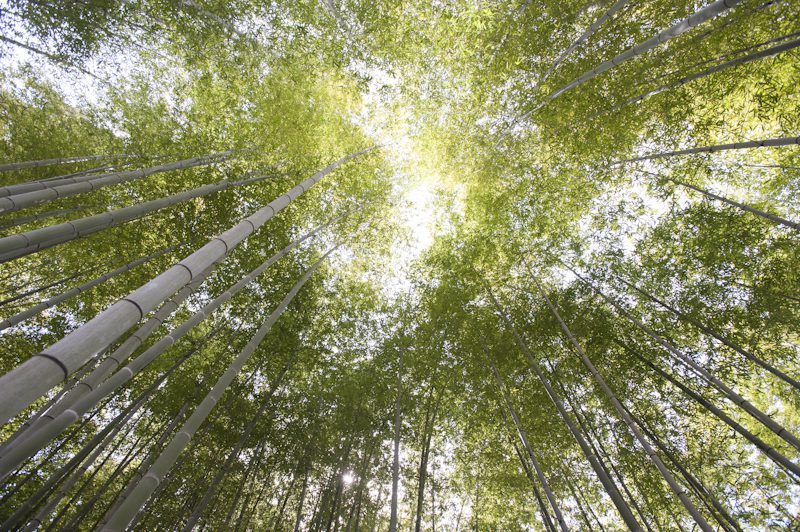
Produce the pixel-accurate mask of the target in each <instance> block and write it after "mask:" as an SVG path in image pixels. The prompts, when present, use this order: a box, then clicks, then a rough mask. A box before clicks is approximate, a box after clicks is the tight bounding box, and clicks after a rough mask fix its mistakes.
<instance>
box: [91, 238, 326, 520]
mask: <svg viewBox="0 0 800 532" xmlns="http://www.w3.org/2000/svg"><path fill="white" fill-rule="evenodd" d="M335 249H336V248H335V247H334V248H332V249H330V250H329V251H328V252H326V253H325V254H324V255H323V256H322V257H321V258H320V259H319V260H317V262H315V263H314V264H313V265H311V266H310V267H309V268H308V269H307V270H306V271H305V273H304V274H303V275H302V276H301V277H300V279H298V281H297V282H296V283H295V284H294V286H293V287H292V288H291V290H289V292H288V293H287V294H286V296H285V297H284V298H283V300H282V301H281V302H280V304H279V305H278V306H277V307H276V308H275V310H274V311H273V312H272V313H271V314H270V315H269V316H268V317H267V319H266V320H265V321H264V323H263V324H262V325H261V327H259V329H258V331H256V333H255V334H254V335H253V337H252V338H251V339H250V341H249V342H248V343H247V345H246V346H245V347H244V348H243V349H242V350H241V352H240V353H239V354H238V355H237V357H236V358H235V359H234V361H233V362H232V363H231V364H230V366H228V369H227V370H226V371H225V372H224V373H223V374H222V375H221V376H220V377H219V379H218V380H217V382H216V384H214V387H213V388H212V389H211V391H209V392H208V394H207V395H206V397H205V398H204V399H203V400H202V401H201V402H200V404H199V405H198V406H197V408H196V409H195V411H194V412H193V413H192V415H191V416H189V419H188V420H187V421H186V423H184V424H183V427H181V429H180V430H179V431H178V433H177V434H176V435H175V437H174V438H173V439H172V441H170V443H169V444H168V445H167V447H166V448H165V449H164V451H163V452H162V453H161V455H160V456H159V457H158V459H156V461H155V462H154V463H153V465H152V466H151V467H150V469H149V471H148V472H147V474H145V476H144V477H142V479H141V480H140V481H139V482H138V483H137V484H136V488H134V489H133V491H132V492H131V494H130V495H129V496H128V498H127V499H125V501H124V502H123V503H122V504H121V505H120V506H119V507H118V508H117V510H116V512H115V513H114V514H113V515H111V516H110V517H109V519H108V521H107V522H106V524H105V526H104V527H103V529H102V530H103V531H104V532H113V531H119V532H122V531H123V530H125V528H126V527H127V526H128V524H129V523H130V522H131V520H132V519H133V518H134V517H135V516H136V513H137V512H138V510H139V509H140V508H141V507H142V506H143V505H144V504H145V503H146V502H147V499H148V498H149V497H150V495H151V494H152V493H153V491H155V489H156V488H157V487H158V485H159V484H160V483H161V482H162V481H163V479H164V477H165V476H166V474H167V473H168V472H169V470H170V468H171V467H172V465H173V464H174V463H175V460H176V459H177V458H178V455H180V454H181V453H182V452H183V450H184V449H185V448H186V446H187V445H188V443H189V441H190V440H191V439H192V437H193V435H194V433H195V432H196V431H197V429H198V428H200V425H201V424H202V423H203V421H205V419H206V418H207V417H208V415H209V413H210V412H211V410H212V409H213V408H214V405H215V404H216V403H217V402H218V401H219V399H220V398H221V396H222V394H223V393H224V392H225V390H226V389H227V388H228V386H229V385H230V383H231V382H232V381H233V379H234V378H235V377H236V376H237V375H238V374H239V372H240V371H241V369H242V367H243V366H244V364H245V363H246V362H247V361H248V360H249V359H250V357H251V356H252V355H253V353H255V351H256V348H257V347H258V346H259V344H261V342H262V341H263V340H264V337H265V336H266V335H267V333H268V332H269V331H270V329H271V328H272V326H273V325H274V324H275V322H277V321H278V318H280V316H281V315H282V314H283V313H284V311H285V310H286V308H287V307H288V306H289V303H291V302H292V300H293V299H294V297H295V296H296V295H297V293H298V292H299V291H300V289H301V288H302V287H303V286H304V285H305V283H306V282H307V281H308V280H309V279H310V278H311V276H312V275H313V274H314V272H315V271H316V270H317V269H318V268H319V267H320V266H321V265H322V263H323V262H324V261H325V259H327V258H328V256H329V255H330V254H331V253H332V252H333V251H334V250H335Z"/></svg>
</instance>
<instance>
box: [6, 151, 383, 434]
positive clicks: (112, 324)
mask: <svg viewBox="0 0 800 532" xmlns="http://www.w3.org/2000/svg"><path fill="white" fill-rule="evenodd" d="M373 149H375V148H367V149H365V150H361V151H358V152H356V153H353V154H351V155H348V156H346V157H344V158H342V159H340V160H338V161H336V162H334V163H332V164H331V165H329V166H327V167H325V168H324V169H322V170H320V171H318V172H317V173H315V174H314V175H313V176H311V177H309V178H308V179H306V180H305V181H303V182H302V183H300V184H299V185H297V186H296V187H294V188H292V189H291V190H290V191H288V192H287V193H285V194H283V195H282V196H280V197H278V198H277V199H275V200H273V201H272V202H270V203H269V204H267V205H266V206H264V207H263V208H261V209H259V210H258V211H257V212H255V213H254V214H252V215H250V216H248V217H247V218H245V219H244V220H242V221H241V222H239V223H238V224H236V225H235V226H234V227H232V228H231V229H229V230H228V231H225V232H224V233H222V234H221V235H219V236H218V237H214V238H212V239H211V240H210V241H209V242H208V243H207V244H206V245H204V246H203V247H202V248H200V249H198V250H197V251H195V252H194V253H192V254H191V255H190V256H188V257H186V258H185V259H184V260H182V261H180V262H179V263H177V264H176V265H175V266H173V267H172V268H170V269H168V270H167V271H165V272H164V273H162V274H161V275H159V276H157V277H156V278H154V279H153V280H151V281H150V282H148V283H146V284H144V285H143V286H141V287H140V288H139V289H138V290H136V291H134V292H133V293H131V294H129V295H128V296H127V297H125V298H122V299H120V300H119V301H117V302H116V303H114V304H113V305H111V306H110V307H109V308H107V309H106V310H104V311H102V312H100V313H99V314H98V315H97V316H95V317H94V318H92V319H91V320H90V321H89V322H87V323H85V324H84V325H82V326H81V327H80V328H78V329H77V330H75V331H73V332H72V333H70V334H68V335H67V336H65V337H64V338H63V339H61V340H60V341H58V342H56V343H55V344H53V345H51V346H50V347H47V348H46V349H45V350H44V351H42V352H41V353H38V354H37V355H34V356H33V357H32V358H30V359H29V360H27V361H26V362H24V363H22V364H21V365H19V366H17V367H16V368H15V369H13V370H11V371H10V372H9V373H7V374H5V375H3V376H2V377H0V423H6V422H8V420H9V419H10V418H11V417H13V416H15V415H16V414H18V413H19V412H20V411H21V410H22V409H23V408H25V407H26V406H28V405H30V404H31V403H32V402H33V401H35V400H36V399H37V398H39V397H41V396H42V395H43V394H45V393H46V392H47V391H48V390H49V389H50V388H52V387H53V386H54V385H56V384H57V383H58V382H60V381H62V380H64V379H67V378H69V375H71V374H72V373H73V372H74V371H76V370H77V369H78V368H79V367H81V366H82V365H83V364H85V363H86V361H88V360H89V359H91V358H92V357H93V356H94V355H95V354H97V353H98V352H100V351H102V350H103V349H105V348H106V347H108V345H109V344H110V343H111V342H113V341H115V340H116V339H117V338H119V337H120V336H121V335H122V334H123V333H124V332H125V331H126V330H128V329H129V328H130V327H131V326H133V325H134V324H135V323H136V322H137V321H139V320H140V319H142V317H143V316H144V315H145V314H147V313H148V312H150V311H151V310H152V309H153V308H155V307H156V306H157V305H158V304H159V303H161V302H162V301H164V300H165V299H167V298H168V297H170V296H171V295H172V294H174V293H175V292H177V291H178V290H180V289H181V288H182V287H183V286H185V285H186V284H188V283H190V282H191V281H192V279H193V278H194V277H195V276H197V275H198V274H200V273H201V272H202V271H203V270H205V269H206V268H207V267H208V266H210V265H211V264H213V263H214V262H216V261H217V260H218V259H219V258H221V257H223V256H224V255H225V254H227V253H228V252H229V251H230V250H232V249H233V248H235V247H236V246H238V245H239V243H241V242H242V241H243V240H244V239H245V238H247V237H248V236H249V235H250V234H252V233H253V232H255V231H256V230H257V229H258V228H260V227H261V226H263V225H264V224H265V223H266V222H267V221H269V220H270V219H271V218H272V217H273V216H275V214H276V213H278V212H280V211H281V210H282V209H283V208H285V207H286V206H287V205H288V204H289V203H290V202H291V201H292V200H294V199H295V198H297V197H298V196H300V195H301V194H303V193H304V192H305V191H306V190H308V189H309V188H311V187H312V186H314V185H315V184H316V183H317V182H319V181H320V180H321V179H322V178H323V177H325V176H326V175H327V174H329V173H330V172H332V171H334V170H335V169H337V168H339V167H340V166H342V165H343V164H345V163H347V162H348V161H350V160H351V159H354V158H356V157H358V156H360V155H362V154H364V153H367V152H369V151H371V150H373Z"/></svg>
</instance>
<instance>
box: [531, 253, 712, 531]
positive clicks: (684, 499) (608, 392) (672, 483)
mask: <svg viewBox="0 0 800 532" xmlns="http://www.w3.org/2000/svg"><path fill="white" fill-rule="evenodd" d="M523 260H524V259H523ZM526 265H527V264H526ZM531 280H532V281H533V283H534V285H535V286H536V289H537V290H538V291H539V294H540V295H541V296H542V298H543V299H544V301H545V304H546V305H547V307H548V308H549V309H550V312H551V313H552V314H553V316H554V317H555V318H556V321H558V324H559V326H560V327H561V330H562V331H563V332H564V334H565V335H566V336H567V338H568V339H569V341H570V342H571V343H572V345H573V346H574V347H575V349H576V351H577V352H578V355H579V358H580V359H581V361H582V362H583V364H584V366H586V369H588V370H589V372H590V373H591V374H592V376H593V377H594V379H595V381H597V384H598V385H599V386H600V389H601V390H602V391H603V394H605V396H606V397H607V398H608V400H609V401H610V402H611V405H612V406H613V407H614V409H615V410H616V411H617V414H618V415H619V416H620V417H621V418H622V421H623V422H624V423H625V425H627V427H628V429H629V430H630V432H631V433H632V434H633V436H634V438H635V439H636V441H638V442H639V445H641V446H642V449H644V452H645V454H646V455H647V458H649V459H650V461H651V462H652V463H653V465H654V466H655V467H656V469H658V471H659V473H661V476H662V477H663V478H664V480H665V481H666V483H667V485H668V486H669V487H670V489H671V490H672V491H673V493H675V495H676V496H677V497H678V499H679V500H680V501H681V504H683V506H684V508H686V511H687V512H689V515H691V516H692V518H693V519H694V520H695V522H696V523H697V525H698V526H699V527H700V528H701V529H702V530H704V531H705V532H712V528H711V526H710V525H709V524H708V522H707V521H706V519H705V517H703V515H702V514H701V513H700V512H699V511H698V510H697V507H696V506H695V505H694V503H693V502H692V501H691V499H689V497H688V495H687V493H686V490H685V489H683V487H682V486H681V485H680V484H678V483H677V481H676V480H675V478H674V477H673V475H672V472H671V471H670V470H669V469H668V468H667V467H666V466H665V465H664V463H663V462H662V461H661V459H660V458H659V457H658V455H657V454H656V453H655V451H654V450H653V447H652V446H651V445H650V442H648V441H647V438H645V437H644V435H643V434H642V433H641V432H640V431H639V429H638V428H637V427H636V424H635V423H634V422H633V420H632V419H631V418H630V416H629V415H628V413H627V411H625V409H624V408H623V406H622V403H621V402H620V401H619V399H618V398H617V396H616V394H615V393H614V392H613V390H612V389H611V387H610V386H609V385H608V383H607V382H606V380H605V378H604V377H603V376H602V375H601V374H600V372H599V371H598V370H597V368H596V367H595V365H594V363H592V361H591V360H590V359H589V356H588V355H587V354H586V351H584V349H583V347H582V346H581V344H580V342H578V339H577V338H575V335H574V334H573V333H572V331H571V330H570V328H569V327H568V326H567V324H566V322H565V321H564V319H563V318H562V317H561V314H560V313H559V312H558V309H557V308H556V306H555V305H554V304H553V302H552V301H550V297H549V296H548V295H547V292H545V291H544V289H543V288H542V286H541V285H540V284H539V281H538V280H537V279H536V277H534V276H533V273H531Z"/></svg>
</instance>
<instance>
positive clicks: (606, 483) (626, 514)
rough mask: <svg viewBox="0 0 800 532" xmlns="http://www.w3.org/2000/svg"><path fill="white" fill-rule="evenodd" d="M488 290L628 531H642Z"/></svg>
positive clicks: (490, 290)
mask: <svg viewBox="0 0 800 532" xmlns="http://www.w3.org/2000/svg"><path fill="white" fill-rule="evenodd" d="M484 289H485V290H486V293H487V294H488V295H489V298H490V300H491V301H492V304H493V305H494V307H495V309H496V310H497V313H498V314H499V315H500V317H501V319H502V320H503V322H504V323H505V325H506V327H507V328H508V329H509V331H510V332H511V333H512V335H513V337H514V341H515V343H516V344H517V347H518V348H519V350H520V351H521V352H522V353H523V355H525V358H527V360H528V362H529V364H530V366H531V369H533V371H534V373H536V376H537V377H538V379H539V381H540V382H541V383H542V386H544V389H545V391H546V392H547V395H548V397H549V398H550V400H551V401H552V402H553V404H554V405H555V407H556V410H558V413H559V415H560V417H561V419H562V420H563V421H564V423H565V424H566V425H567V428H568V429H569V431H570V433H571V434H572V436H573V437H574V438H575V440H576V441H577V442H578V445H579V446H580V448H581V451H583V454H584V456H585V457H586V459H587V461H588V462H589V465H591V467H592V469H593V470H594V472H595V474H596V475H597V478H598V479H599V480H600V483H601V484H602V485H603V488H604V489H605V491H606V493H607V494H608V496H609V497H610V498H611V501H612V502H613V503H614V506H616V508H617V511H619V513H620V516H621V517H622V519H623V521H624V522H625V524H626V525H627V526H628V528H630V529H631V530H635V531H640V530H642V527H641V525H640V524H639V522H638V521H637V520H636V517H635V516H634V515H633V512H631V509H630V507H629V506H628V503H627V502H625V499H623V497H622V495H621V494H620V492H619V489H618V488H617V486H616V484H614V481H613V480H612V479H611V477H610V476H609V475H608V473H606V471H605V470H604V469H603V467H602V466H601V463H600V460H599V458H598V457H597V456H596V455H595V453H594V452H593V451H592V449H591V448H590V446H589V444H588V442H587V441H586V437H585V436H584V434H583V433H582V432H581V431H580V429H578V427H577V426H575V423H574V422H573V421H572V419H571V418H570V416H569V413H568V412H567V409H566V408H565V407H564V403H563V401H562V400H561V398H560V397H559V395H558V394H557V393H556V391H555V390H554V389H553V386H552V384H551V383H550V380H549V379H548V378H547V376H546V375H545V373H544V371H542V367H541V365H540V364H539V362H538V361H537V360H536V358H534V356H533V354H532V353H531V352H530V350H529V349H528V344H527V343H526V342H525V340H524V339H523V338H522V336H521V335H520V334H519V332H518V331H517V328H516V326H515V325H514V322H512V321H511V318H510V317H509V316H508V312H507V311H506V310H505V308H504V307H503V306H502V305H501V304H500V302H499V301H498V300H497V297H496V296H495V295H494V292H493V291H492V289H491V288H490V287H489V286H488V285H484Z"/></svg>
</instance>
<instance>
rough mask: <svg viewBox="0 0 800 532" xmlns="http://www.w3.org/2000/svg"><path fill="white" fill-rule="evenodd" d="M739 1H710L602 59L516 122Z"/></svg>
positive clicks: (739, 0) (739, 1)
mask: <svg viewBox="0 0 800 532" xmlns="http://www.w3.org/2000/svg"><path fill="white" fill-rule="evenodd" d="M741 2H742V0H716V1H715V2H712V3H711V4H709V5H707V6H706V7H704V8H702V9H700V10H699V11H696V12H695V13H693V14H692V15H690V16H688V17H686V18H685V19H683V20H681V21H679V22H677V23H675V24H673V25H672V26H671V27H669V28H667V29H666V30H664V31H662V32H660V33H658V34H657V35H655V36H653V37H651V38H649V39H647V40H646V41H643V42H641V43H639V44H637V45H636V46H633V47H631V48H628V49H627V50H625V51H624V52H622V53H621V54H619V55H617V56H616V57H614V58H612V59H609V60H608V61H603V62H602V63H600V64H599V65H597V66H596V67H594V68H593V69H591V70H589V71H588V72H585V73H584V74H582V75H581V76H579V77H578V78H576V79H574V80H572V81H570V82H569V83H567V84H566V85H564V86H563V87H561V88H559V89H556V90H554V91H553V92H551V93H550V94H549V95H548V96H547V97H546V98H545V99H544V100H543V101H542V102H541V103H539V105H537V106H536V107H534V108H533V109H531V110H530V111H528V112H526V113H525V114H524V115H522V116H521V117H520V118H519V119H517V120H516V122H519V121H520V120H524V119H525V118H527V117H528V116H530V115H531V114H533V113H535V112H536V111H538V110H539V109H541V108H542V107H544V106H545V105H547V104H548V103H550V102H551V101H553V100H555V99H556V98H558V97H559V96H561V95H562V94H564V93H565V92H567V91H568V90H570V89H574V88H575V87H577V86H578V85H582V84H583V83H586V82H587V81H589V80H590V79H592V78H594V77H596V76H599V75H600V74H602V73H603V72H606V71H607V70H611V69H612V68H614V67H616V66H619V65H621V64H622V63H624V62H625V61H628V60H630V59H633V58H634V57H636V56H639V55H642V54H643V53H645V52H647V51H649V50H652V49H653V48H655V47H656V46H658V45H660V44H663V43H665V42H667V41H669V40H670V39H673V38H675V37H677V36H679V35H681V34H683V33H685V32H687V31H689V30H690V29H692V28H694V27H696V26H699V25H700V24H702V23H704V22H706V21H707V20H710V19H712V18H714V17H716V16H717V15H719V14H721V13H723V12H725V11H726V10H728V9H730V8H732V7H735V6H736V5H737V4H739V3H741Z"/></svg>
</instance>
